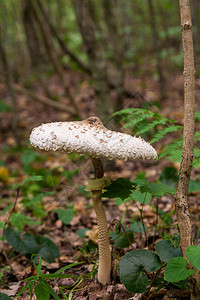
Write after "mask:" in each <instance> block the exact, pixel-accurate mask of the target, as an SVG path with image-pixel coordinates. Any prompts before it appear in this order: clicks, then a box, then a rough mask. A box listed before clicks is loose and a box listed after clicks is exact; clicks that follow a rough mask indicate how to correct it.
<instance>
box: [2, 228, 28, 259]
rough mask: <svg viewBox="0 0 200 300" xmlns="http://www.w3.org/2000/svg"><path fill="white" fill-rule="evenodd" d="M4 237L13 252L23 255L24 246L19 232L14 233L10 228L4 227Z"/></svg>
mask: <svg viewBox="0 0 200 300" xmlns="http://www.w3.org/2000/svg"><path fill="white" fill-rule="evenodd" d="M4 235H5V238H6V240H7V241H8V243H9V244H10V245H11V246H12V247H13V248H14V249H15V250H17V251H19V252H22V253H24V249H25V248H26V246H25V243H24V241H23V235H22V234H21V233H20V232H18V231H15V230H14V229H13V228H12V227H6V229H5V232H4Z"/></svg>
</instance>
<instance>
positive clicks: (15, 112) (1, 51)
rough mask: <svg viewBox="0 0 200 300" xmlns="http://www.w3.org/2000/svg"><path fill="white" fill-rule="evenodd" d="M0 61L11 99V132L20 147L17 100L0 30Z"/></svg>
mask: <svg viewBox="0 0 200 300" xmlns="http://www.w3.org/2000/svg"><path fill="white" fill-rule="evenodd" d="M0 59H1V61H2V66H3V72H4V76H5V83H6V87H7V90H8V93H9V96H10V98H11V101H12V107H13V117H12V132H13V135H14V138H15V141H16V145H17V146H19V147H20V146H21V142H20V138H19V132H18V107H17V100H16V97H15V94H14V92H13V89H12V86H11V77H10V71H9V66H8V61H7V57H6V52H5V49H4V48H3V43H2V40H1V28H0Z"/></svg>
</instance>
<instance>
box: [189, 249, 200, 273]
mask: <svg viewBox="0 0 200 300" xmlns="http://www.w3.org/2000/svg"><path fill="white" fill-rule="evenodd" d="M186 255H187V258H188V259H189V260H190V262H191V264H192V265H193V266H194V267H195V268H197V270H198V271H200V260H199V257H200V247H199V246H192V245H191V246H189V247H188V248H187V251H186Z"/></svg>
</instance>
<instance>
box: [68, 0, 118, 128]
mask: <svg viewBox="0 0 200 300" xmlns="http://www.w3.org/2000/svg"><path fill="white" fill-rule="evenodd" d="M73 5H74V10H75V14H76V18H77V22H78V25H79V28H80V32H81V35H82V38H83V43H84V46H85V48H86V51H87V54H88V58H89V64H90V69H91V72H92V77H93V81H94V88H95V91H96V98H97V113H98V115H99V116H100V118H101V119H102V120H103V123H104V124H105V123H106V121H107V119H108V117H109V116H110V114H111V113H112V112H113V105H112V102H111V99H110V86H109V82H108V74H107V70H106V59H105V56H104V53H103V49H102V45H101V42H99V41H98V39H97V37H96V31H95V25H94V22H93V19H92V17H91V14H90V9H89V4H88V0H73Z"/></svg>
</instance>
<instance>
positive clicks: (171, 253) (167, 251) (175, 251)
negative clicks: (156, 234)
mask: <svg viewBox="0 0 200 300" xmlns="http://www.w3.org/2000/svg"><path fill="white" fill-rule="evenodd" d="M155 249H156V252H157V254H158V255H159V257H160V259H161V260H162V261H164V262H168V261H169V260H170V259H172V258H174V257H177V256H182V252H181V248H180V246H178V247H174V245H173V244H172V243H171V242H170V241H169V240H162V241H160V242H158V243H156V246H155Z"/></svg>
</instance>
